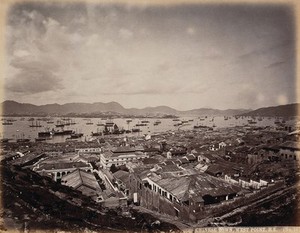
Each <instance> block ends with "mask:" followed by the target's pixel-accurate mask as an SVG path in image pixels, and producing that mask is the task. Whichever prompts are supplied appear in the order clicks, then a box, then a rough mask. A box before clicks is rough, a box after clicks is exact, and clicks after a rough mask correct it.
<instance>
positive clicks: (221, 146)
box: [219, 142, 227, 149]
mask: <svg viewBox="0 0 300 233" xmlns="http://www.w3.org/2000/svg"><path fill="white" fill-rule="evenodd" d="M226 146H227V144H226V143H225V142H220V143H219V149H222V148H225V147H226Z"/></svg>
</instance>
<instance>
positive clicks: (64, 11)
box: [4, 3, 297, 110]
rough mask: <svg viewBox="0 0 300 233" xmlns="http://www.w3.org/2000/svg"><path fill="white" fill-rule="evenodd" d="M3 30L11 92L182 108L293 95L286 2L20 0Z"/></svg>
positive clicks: (261, 102)
mask: <svg viewBox="0 0 300 233" xmlns="http://www.w3.org/2000/svg"><path fill="white" fill-rule="evenodd" d="M5 36H6V55H7V57H6V66H5V68H6V69H5V80H4V81H5V85H4V90H5V99H7V100H8V99H9V100H15V101H18V102H23V103H32V104H37V105H41V104H48V103H59V104H64V103H70V102H86V103H93V102H110V101H116V102H118V103H120V104H121V105H123V106H124V107H127V108H130V107H137V108H144V107H148V106H161V105H166V106H170V107H173V108H176V109H178V110H189V109H196V108H202V107H211V108H218V109H229V108H246V109H249V108H252V109H256V108H260V107H267V106H275V105H279V104H288V103H294V102H297V101H296V90H295V86H296V71H295V66H296V65H295V29H294V13H293V10H292V8H290V7H288V6H287V5H262V4H260V5H251V4H247V5H246V4H243V5H229V4H227V5H208V4H206V5H204V4H184V5H180V4H177V5H174V4H173V5H166V6H159V5H146V4H143V5H133V4H116V3H115V4H112V3H105V4H104V3H102V4H92V3H83V4H79V3H77V4H75V3H68V4H66V3H52V4H50V3H21V4H17V5H14V6H13V7H11V9H10V10H9V13H8V16H7V24H6V35H5Z"/></svg>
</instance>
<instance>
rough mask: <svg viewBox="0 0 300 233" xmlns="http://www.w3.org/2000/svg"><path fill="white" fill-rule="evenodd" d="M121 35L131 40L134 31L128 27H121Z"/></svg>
mask: <svg viewBox="0 0 300 233" xmlns="http://www.w3.org/2000/svg"><path fill="white" fill-rule="evenodd" d="M119 36H120V37H121V38H122V39H124V40H129V39H131V38H132V36H133V33H132V31H130V30H128V29H126V28H121V29H120V30H119Z"/></svg>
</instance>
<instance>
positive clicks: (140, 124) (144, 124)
mask: <svg viewBox="0 0 300 233" xmlns="http://www.w3.org/2000/svg"><path fill="white" fill-rule="evenodd" d="M135 126H147V124H146V123H137V124H136V125H135Z"/></svg>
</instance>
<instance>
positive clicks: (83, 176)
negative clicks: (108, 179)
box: [62, 169, 101, 192]
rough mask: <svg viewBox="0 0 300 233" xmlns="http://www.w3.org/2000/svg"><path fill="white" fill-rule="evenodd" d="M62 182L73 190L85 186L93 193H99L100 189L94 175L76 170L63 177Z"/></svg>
mask: <svg viewBox="0 0 300 233" xmlns="http://www.w3.org/2000/svg"><path fill="white" fill-rule="evenodd" d="M62 181H63V182H65V184H66V185H67V186H70V187H72V188H74V189H77V188H79V187H80V186H86V187H88V188H91V189H93V190H95V191H99V192H101V188H100V186H99V184H98V182H97V180H96V178H95V176H94V174H92V173H88V172H85V171H83V170H80V169H76V170H74V171H73V172H71V173H69V174H67V175H65V176H63V178H62Z"/></svg>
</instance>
